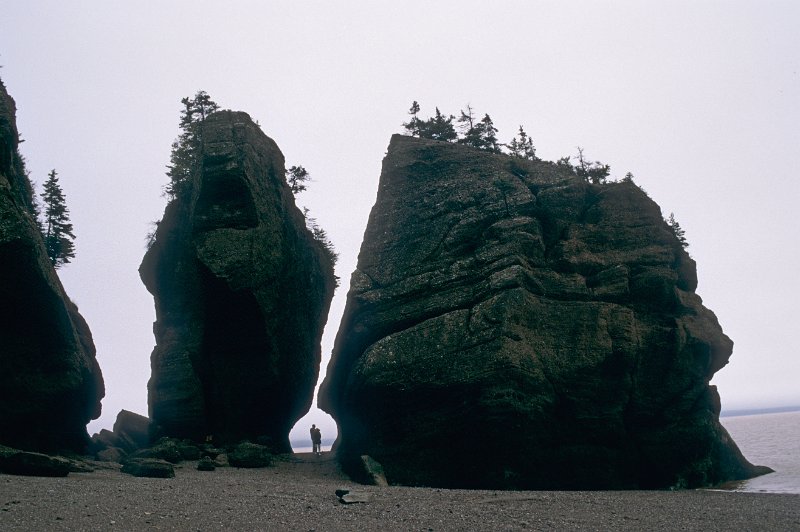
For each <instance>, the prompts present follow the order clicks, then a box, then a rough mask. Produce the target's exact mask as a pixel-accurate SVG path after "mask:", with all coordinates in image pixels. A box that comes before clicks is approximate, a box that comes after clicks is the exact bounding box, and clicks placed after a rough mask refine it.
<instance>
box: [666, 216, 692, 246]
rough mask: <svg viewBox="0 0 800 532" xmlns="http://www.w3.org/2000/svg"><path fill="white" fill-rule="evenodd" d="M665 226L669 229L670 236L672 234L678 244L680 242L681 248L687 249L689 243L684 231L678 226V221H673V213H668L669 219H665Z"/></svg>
mask: <svg viewBox="0 0 800 532" xmlns="http://www.w3.org/2000/svg"><path fill="white" fill-rule="evenodd" d="M667 225H668V226H669V228H670V229H672V234H674V235H675V238H677V239H678V242H680V244H681V247H683V248H684V249H686V248H688V247H689V241H688V240H686V231H684V230H683V229H682V228H681V226H680V224H679V223H678V220H676V219H675V214H674V213H669V218H667Z"/></svg>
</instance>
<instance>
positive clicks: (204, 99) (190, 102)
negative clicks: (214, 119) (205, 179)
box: [164, 91, 219, 199]
mask: <svg viewBox="0 0 800 532" xmlns="http://www.w3.org/2000/svg"><path fill="white" fill-rule="evenodd" d="M181 104H182V105H183V109H182V110H181V118H180V124H179V125H180V128H181V133H180V135H179V136H178V138H177V139H176V140H175V142H173V143H172V153H171V154H170V165H169V167H168V168H169V170H168V171H167V175H168V176H169V183H167V184H166V186H165V187H164V193H165V194H166V195H167V196H169V198H170V199H174V198H175V197H176V196H178V195H179V194H180V193H182V192H183V191H184V190H186V187H187V186H188V184H189V183H190V182H191V181H190V177H191V176H192V174H194V173H195V172H196V171H197V170H198V169H199V167H200V162H201V152H202V146H203V122H204V121H205V119H206V118H208V116H209V115H210V114H212V113H214V112H215V111H216V110H217V109H218V108H219V106H218V105H217V104H216V102H214V101H213V100H212V99H211V97H210V96H209V95H208V94H207V93H206V92H205V91H198V92H197V93H196V94H195V95H194V98H191V99H190V98H188V97H186V98H183V99H182V100H181Z"/></svg>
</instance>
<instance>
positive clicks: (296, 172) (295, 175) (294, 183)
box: [286, 165, 311, 194]
mask: <svg viewBox="0 0 800 532" xmlns="http://www.w3.org/2000/svg"><path fill="white" fill-rule="evenodd" d="M307 181H311V176H310V175H308V170H306V169H305V168H303V167H302V166H299V165H298V166H292V167H291V168H289V170H288V171H287V172H286V182H287V183H289V188H291V189H292V194H297V193H299V192H303V191H304V190H306V185H305V183H306V182H307Z"/></svg>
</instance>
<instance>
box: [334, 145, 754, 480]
mask: <svg viewBox="0 0 800 532" xmlns="http://www.w3.org/2000/svg"><path fill="white" fill-rule="evenodd" d="M696 287H697V277H696V267H695V262H694V261H693V260H692V258H691V257H690V256H689V255H688V254H687V253H686V251H685V250H684V248H683V246H682V245H681V242H680V241H679V240H678V239H677V238H676V236H675V234H674V233H673V231H672V230H671V228H670V227H669V226H668V225H667V224H666V223H665V221H664V219H663V217H662V213H661V211H660V209H659V207H658V205H656V204H655V203H654V202H653V201H652V200H651V199H650V198H649V197H648V196H647V194H645V193H644V192H643V191H642V190H641V189H640V188H638V187H637V186H636V185H635V184H634V183H633V182H630V181H626V182H619V183H608V184H591V183H588V182H586V181H584V180H582V179H579V178H578V177H576V176H575V174H574V173H573V171H572V169H571V168H570V167H569V166H568V165H558V164H554V163H550V162H545V161H539V160H534V161H531V160H526V159H521V158H515V157H510V156H506V155H501V154H492V153H489V152H486V151H481V150H477V149H474V148H471V147H468V146H464V145H458V144H451V143H446V142H438V141H433V140H427V139H419V138H413V137H406V136H400V135H395V136H394V137H392V140H391V143H390V145H389V149H388V153H387V155H386V157H385V159H384V161H383V170H382V173H381V177H380V185H379V190H378V197H377V200H376V203H375V206H374V207H373V209H372V213H371V215H370V218H369V223H368V226H367V229H366V233H365V235H364V241H363V244H362V247H361V252H360V255H359V259H358V265H357V268H356V270H355V272H354V273H353V274H352V278H351V285H350V291H349V293H348V297H347V305H346V308H345V312H344V317H343V319H342V324H341V328H340V330H339V332H338V336H337V339H336V344H335V347H334V352H333V355H332V360H331V363H330V366H329V368H328V372H327V377H326V379H325V381H324V383H323V385H322V388H321V391H320V399H319V403H320V406H321V407H322V408H323V409H324V410H325V411H327V412H329V413H330V414H331V415H332V416H333V417H334V418H335V420H336V422H337V424H338V427H339V440H338V443H337V446H338V456H339V459H340V461H341V462H342V465H343V467H344V468H345V470H347V471H350V472H356V471H357V470H358V463H359V461H360V457H361V456H363V455H369V456H370V457H372V458H373V459H375V460H377V461H378V462H379V463H380V464H381V465H382V466H383V469H384V472H385V475H386V477H387V479H388V480H389V482H390V483H393V484H406V485H421V486H439V487H460V488H511V489H642V488H669V487H696V486H708V485H713V484H716V483H718V482H722V481H726V480H731V479H741V478H746V477H749V476H754V475H755V474H757V473H758V472H760V470H759V469H758V468H755V467H754V466H752V465H751V464H749V463H748V462H747V460H745V459H744V457H743V456H742V455H741V453H740V452H739V450H738V448H737V447H736V444H735V443H734V442H733V441H732V440H731V438H730V437H729V435H728V434H727V432H726V431H725V429H724V428H723V427H722V426H721V425H720V423H719V411H720V399H719V396H718V394H717V391H716V389H715V387H714V386H710V385H709V381H710V380H711V378H712V376H713V375H714V373H715V372H716V371H718V370H719V369H720V368H722V367H723V366H724V365H725V364H727V362H728V358H729V356H730V355H731V352H732V348H733V343H732V341H731V340H730V339H729V338H728V337H727V336H726V335H725V334H724V333H723V332H722V329H721V327H720V325H719V323H718V321H717V319H716V317H715V316H714V314H713V313H712V312H711V311H710V310H708V309H707V308H705V307H704V306H703V304H702V301H701V299H700V297H699V296H698V295H697V294H696V293H695V289H696Z"/></svg>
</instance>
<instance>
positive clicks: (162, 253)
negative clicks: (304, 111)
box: [139, 111, 335, 451]
mask: <svg viewBox="0 0 800 532" xmlns="http://www.w3.org/2000/svg"><path fill="white" fill-rule="evenodd" d="M202 128H203V129H202V136H203V146H202V150H201V152H200V155H199V157H200V158H201V159H200V162H199V170H198V171H196V172H194V175H193V176H192V178H191V182H190V183H188V186H187V187H186V188H185V191H184V192H182V193H181V194H179V195H178V196H177V198H176V199H174V200H173V201H171V202H170V203H169V205H168V206H167V208H166V211H165V213H164V218H163V220H162V221H161V222H160V224H159V226H158V230H157V232H156V238H155V242H154V244H153V245H152V247H151V248H150V250H149V251H148V252H147V254H146V255H145V257H144V260H143V262H142V265H141V267H140V269H139V272H140V275H141V278H142V280H143V282H144V284H145V286H147V289H148V290H149V291H150V293H152V294H153V296H154V297H155V304H156V323H155V325H154V332H155V337H156V347H155V349H154V350H153V353H152V356H151V368H152V374H151V377H150V382H149V384H148V403H149V410H150V417H151V419H152V422H153V424H154V426H155V427H156V430H155V433H154V437H155V436H162V435H164V436H172V437H180V438H190V439H193V440H201V439H204V438H205V437H206V436H212V437H213V438H214V441H215V442H218V443H226V442H236V441H241V440H244V439H250V440H252V441H260V442H267V443H269V444H270V445H271V446H272V447H273V449H274V450H276V451H289V450H290V447H289V439H288V434H289V430H290V429H291V427H292V425H293V424H294V423H295V422H296V421H297V420H298V419H299V418H300V417H302V416H303V415H304V414H305V413H306V412H307V411H308V409H309V407H310V405H311V401H312V397H313V392H314V386H315V383H316V380H317V376H318V374H319V365H320V349H321V347H320V339H321V336H322V330H323V327H324V325H325V320H326V317H327V313H328V308H329V306H330V301H331V298H332V296H333V290H334V286H335V284H334V283H335V279H334V276H333V265H332V263H331V260H330V256H329V254H328V253H326V251H325V248H324V246H323V245H322V243H321V242H319V241H317V240H315V239H314V237H313V236H312V234H311V232H310V231H309V230H308V229H307V228H306V224H305V219H304V217H303V214H302V213H301V212H300V210H299V209H298V208H297V207H296V206H295V203H294V197H293V195H292V192H291V190H290V189H289V186H288V185H287V184H286V182H285V179H284V174H285V169H284V158H283V154H282V153H281V151H280V150H279V149H278V146H277V145H276V144H275V142H274V141H273V140H272V139H270V138H269V137H267V136H266V135H265V134H264V133H263V132H262V131H261V129H260V128H259V127H258V126H257V125H256V124H255V123H254V122H253V121H252V120H251V118H250V117H249V116H248V115H247V114H245V113H241V112H232V111H220V112H217V113H214V114H212V115H210V116H209V117H208V118H206V119H205V122H204V123H203V125H202Z"/></svg>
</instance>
